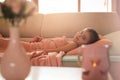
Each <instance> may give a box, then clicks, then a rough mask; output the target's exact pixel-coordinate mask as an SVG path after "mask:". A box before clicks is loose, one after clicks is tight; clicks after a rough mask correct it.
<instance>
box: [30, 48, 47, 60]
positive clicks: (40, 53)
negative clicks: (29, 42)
mask: <svg viewBox="0 0 120 80" xmlns="http://www.w3.org/2000/svg"><path fill="white" fill-rule="evenodd" d="M43 54H45V51H43V50H42V51H34V52H31V53H30V54H29V55H28V56H29V57H30V59H32V58H35V57H38V56H41V55H43Z"/></svg>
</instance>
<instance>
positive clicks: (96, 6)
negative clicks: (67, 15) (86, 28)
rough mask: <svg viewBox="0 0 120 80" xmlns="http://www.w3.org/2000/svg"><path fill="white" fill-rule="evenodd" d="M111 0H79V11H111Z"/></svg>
mask: <svg viewBox="0 0 120 80" xmlns="http://www.w3.org/2000/svg"><path fill="white" fill-rule="evenodd" d="M111 3H112V2H111V0H81V2H80V11H81V12H111V11H112V8H111Z"/></svg>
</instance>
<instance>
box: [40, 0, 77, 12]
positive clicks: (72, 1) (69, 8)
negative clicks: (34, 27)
mask: <svg viewBox="0 0 120 80" xmlns="http://www.w3.org/2000/svg"><path fill="white" fill-rule="evenodd" d="M77 4H78V0H39V4H38V7H39V13H61V12H62V13H64V12H77V11H78V9H77V8H78V5H77Z"/></svg>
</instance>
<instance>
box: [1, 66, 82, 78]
mask: <svg viewBox="0 0 120 80" xmlns="http://www.w3.org/2000/svg"><path fill="white" fill-rule="evenodd" d="M81 72H82V69H81V68H71V67H31V71H30V74H29V76H28V77H27V78H26V79H25V80H82V79H81ZM0 80H5V79H3V77H2V76H1V75H0Z"/></svg>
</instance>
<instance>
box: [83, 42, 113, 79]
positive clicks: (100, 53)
mask: <svg viewBox="0 0 120 80" xmlns="http://www.w3.org/2000/svg"><path fill="white" fill-rule="evenodd" d="M110 44H111V43H110V42H105V41H104V40H103V41H101V40H100V41H98V42H96V43H94V44H90V45H82V46H81V53H82V54H81V55H82V57H83V59H82V64H81V65H82V68H83V72H82V78H83V80H108V71H109V56H108V50H109V47H110Z"/></svg>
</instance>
